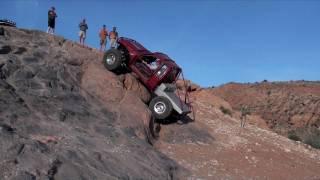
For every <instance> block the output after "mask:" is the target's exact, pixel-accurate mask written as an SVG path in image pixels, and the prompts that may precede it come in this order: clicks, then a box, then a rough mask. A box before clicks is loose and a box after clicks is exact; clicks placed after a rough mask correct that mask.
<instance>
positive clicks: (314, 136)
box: [303, 129, 320, 149]
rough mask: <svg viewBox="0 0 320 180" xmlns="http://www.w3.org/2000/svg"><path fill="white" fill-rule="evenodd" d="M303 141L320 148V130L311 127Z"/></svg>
mask: <svg viewBox="0 0 320 180" xmlns="http://www.w3.org/2000/svg"><path fill="white" fill-rule="evenodd" d="M303 142H304V143H306V144H309V145H310V146H312V147H313V148H317V149H320V130H318V129H311V131H310V132H309V133H308V134H307V136H306V137H305V139H304V141H303Z"/></svg>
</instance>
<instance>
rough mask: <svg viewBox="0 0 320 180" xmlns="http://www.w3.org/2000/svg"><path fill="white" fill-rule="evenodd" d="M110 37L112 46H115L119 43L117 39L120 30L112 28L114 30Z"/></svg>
mask: <svg viewBox="0 0 320 180" xmlns="http://www.w3.org/2000/svg"><path fill="white" fill-rule="evenodd" d="M109 39H110V47H111V48H115V47H116V45H117V39H118V32H117V28H116V27H113V28H112V31H111V32H110V34H109Z"/></svg>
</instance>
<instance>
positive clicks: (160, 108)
mask: <svg viewBox="0 0 320 180" xmlns="http://www.w3.org/2000/svg"><path fill="white" fill-rule="evenodd" d="M149 109H150V111H151V112H152V115H153V116H154V117H155V118H156V119H159V120H163V119H166V118H167V117H169V116H170V115H171V113H172V109H173V108H172V104H171V102H170V101H169V100H168V99H167V98H165V97H163V96H156V97H154V98H153V99H152V100H151V102H150V104H149Z"/></svg>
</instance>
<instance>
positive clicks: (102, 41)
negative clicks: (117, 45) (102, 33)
mask: <svg viewBox="0 0 320 180" xmlns="http://www.w3.org/2000/svg"><path fill="white" fill-rule="evenodd" d="M106 44H107V38H106V39H100V45H101V46H102V45H106Z"/></svg>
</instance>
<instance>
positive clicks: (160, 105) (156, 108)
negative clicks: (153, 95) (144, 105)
mask: <svg viewBox="0 0 320 180" xmlns="http://www.w3.org/2000/svg"><path fill="white" fill-rule="evenodd" d="M166 108H167V107H166V105H165V103H163V102H157V103H156V104H155V105H154V111H155V112H156V113H157V114H162V113H164V112H165V111H166Z"/></svg>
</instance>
